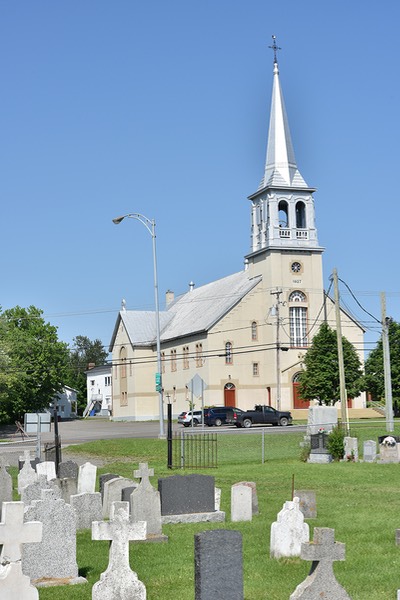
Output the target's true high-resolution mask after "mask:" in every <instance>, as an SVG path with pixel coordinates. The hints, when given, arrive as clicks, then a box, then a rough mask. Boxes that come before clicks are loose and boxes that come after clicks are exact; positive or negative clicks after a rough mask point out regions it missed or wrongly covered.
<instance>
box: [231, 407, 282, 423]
mask: <svg viewBox="0 0 400 600" xmlns="http://www.w3.org/2000/svg"><path fill="white" fill-rule="evenodd" d="M292 420H293V419H292V415H291V414H290V412H289V411H282V410H276V409H275V408H272V406H263V405H261V404H257V405H256V406H255V407H254V410H246V411H244V412H240V413H235V412H233V415H231V416H230V417H229V418H228V419H227V422H228V423H231V424H234V425H236V427H251V426H252V425H281V426H282V427H286V425H290V424H291V423H292Z"/></svg>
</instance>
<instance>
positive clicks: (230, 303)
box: [110, 271, 262, 352]
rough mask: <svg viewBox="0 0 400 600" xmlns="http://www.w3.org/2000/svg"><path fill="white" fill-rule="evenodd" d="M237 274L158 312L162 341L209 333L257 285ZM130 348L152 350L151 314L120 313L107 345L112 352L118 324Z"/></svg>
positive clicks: (152, 319) (152, 324)
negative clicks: (130, 345)
mask: <svg viewBox="0 0 400 600" xmlns="http://www.w3.org/2000/svg"><path fill="white" fill-rule="evenodd" d="M261 279H262V278H261V276H258V277H254V278H250V277H249V276H248V273H247V271H240V272H239V273H234V274H233V275H228V277H224V278H223V279H218V280H217V281H213V282H211V283H208V284H206V285H203V286H201V287H198V288H195V289H193V290H191V291H189V292H187V293H186V294H183V295H182V296H180V297H179V298H177V299H176V300H175V301H174V302H173V303H171V305H169V306H168V308H167V310H165V311H160V332H161V341H162V342H165V341H167V340H171V339H175V338H178V337H185V336H188V335H192V334H195V333H199V332H204V331H208V330H209V329H210V327H212V326H213V325H214V324H215V323H216V322H217V321H219V320H220V319H221V318H222V317H223V316H224V315H226V313H227V312H229V310H231V309H232V308H233V307H234V306H235V305H236V304H237V303H238V302H240V300H242V298H244V296H246V295H247V294H248V293H249V292H250V291H251V290H252V289H253V288H254V287H255V286H256V285H257V284H258V283H259V282H260V281H261ZM121 320H122V322H123V324H124V327H125V331H126V333H127V335H128V337H129V341H130V343H131V344H132V346H152V345H154V344H155V342H156V324H155V313H154V311H138V310H121V311H120V313H119V315H118V318H117V322H116V324H115V327H114V332H113V335H112V339H111V342H110V352H111V351H112V349H113V346H114V343H115V338H116V335H117V332H118V328H119V325H120V322H121Z"/></svg>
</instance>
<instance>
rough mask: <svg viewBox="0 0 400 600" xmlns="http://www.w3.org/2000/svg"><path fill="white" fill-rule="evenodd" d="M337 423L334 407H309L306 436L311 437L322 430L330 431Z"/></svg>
mask: <svg viewBox="0 0 400 600" xmlns="http://www.w3.org/2000/svg"><path fill="white" fill-rule="evenodd" d="M337 423H338V413H337V408H336V407H335V406H310V408H309V409H308V420H307V434H308V435H313V434H315V433H318V431H319V430H321V429H323V430H325V431H326V432H327V433H329V432H330V431H332V429H333V428H334V427H336V425H337Z"/></svg>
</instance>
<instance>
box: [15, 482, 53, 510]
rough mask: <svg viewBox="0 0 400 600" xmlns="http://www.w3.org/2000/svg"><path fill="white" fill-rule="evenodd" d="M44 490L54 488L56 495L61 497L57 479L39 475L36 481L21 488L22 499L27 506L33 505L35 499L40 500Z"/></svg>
mask: <svg viewBox="0 0 400 600" xmlns="http://www.w3.org/2000/svg"><path fill="white" fill-rule="evenodd" d="M42 490H53V491H54V493H55V495H56V497H57V498H61V491H60V488H59V487H58V485H57V482H56V480H54V479H53V480H51V481H48V480H47V477H46V475H38V477H37V480H36V481H34V482H33V483H30V484H29V485H27V486H26V487H24V488H22V490H21V500H22V502H23V503H24V504H25V506H29V505H31V504H32V502H33V501H34V500H40V499H41V497H42Z"/></svg>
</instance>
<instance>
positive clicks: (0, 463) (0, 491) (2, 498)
mask: <svg viewBox="0 0 400 600" xmlns="http://www.w3.org/2000/svg"><path fill="white" fill-rule="evenodd" d="M12 490H13V485H12V477H11V475H10V474H9V473H8V472H7V469H6V461H5V459H4V458H3V457H2V456H0V514H1V505H2V502H11V501H12Z"/></svg>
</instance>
